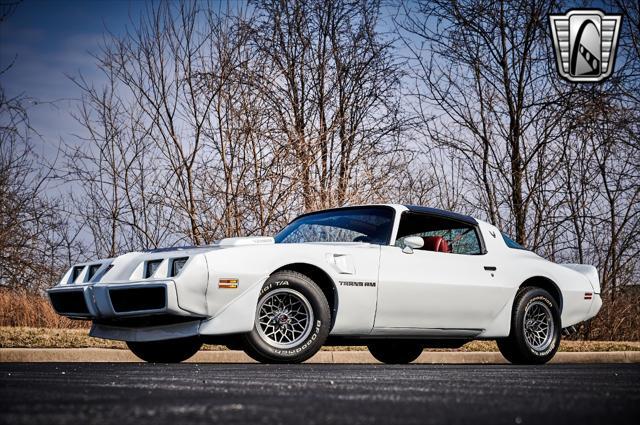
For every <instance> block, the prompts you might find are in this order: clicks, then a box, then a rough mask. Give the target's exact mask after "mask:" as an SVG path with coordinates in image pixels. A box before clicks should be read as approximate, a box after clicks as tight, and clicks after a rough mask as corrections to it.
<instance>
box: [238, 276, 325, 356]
mask: <svg viewBox="0 0 640 425" xmlns="http://www.w3.org/2000/svg"><path fill="white" fill-rule="evenodd" d="M276 296H280V297H283V298H280V299H278V298H277V297H276ZM286 297H290V298H289V299H290V300H293V302H295V303H296V304H294V306H295V308H296V310H297V313H296V312H294V311H293V310H291V311H290V313H292V314H290V317H289V316H288V315H287V311H289V310H287V308H291V309H293V308H294V307H290V306H286V305H285V307H282V308H280V307H277V306H281V305H284V304H280V303H279V302H280V301H279V300H282V299H284V300H286V299H287V298H286ZM269 300H272V301H269ZM296 300H297V301H296ZM263 306H264V309H266V310H262V311H263V313H264V312H265V311H267V310H268V311H269V313H268V314H267V315H263V318H262V320H263V321H270V323H271V324H264V325H260V324H259V323H258V318H259V317H260V311H261V309H262V308H263ZM309 311H310V312H311V313H309ZM271 312H273V314H271ZM301 312H302V313H301ZM305 312H306V313H305ZM294 314H296V315H297V316H294ZM305 314H306V317H307V320H306V321H304V317H305ZM301 318H302V319H301ZM300 319H301V320H302V322H300V321H297V320H300ZM309 319H311V320H309ZM293 320H296V321H297V323H301V324H299V325H297V324H294V322H293ZM294 326H295V327H296V328H295V332H296V333H299V335H297V337H296V336H295V335H296V334H294V333H293V327H294ZM330 326H331V313H330V310H329V303H328V302H327V298H326V297H325V296H324V294H323V293H322V290H321V289H320V288H319V287H318V285H316V284H315V283H314V282H313V280H311V279H310V278H309V277H307V276H305V275H303V274H301V273H298V272H294V271H290V270H285V271H280V272H277V273H274V274H273V275H271V276H270V277H269V279H267V281H266V282H265V283H264V285H263V287H262V290H261V291H260V297H259V299H258V305H257V306H256V322H255V323H254V327H253V330H252V331H251V332H249V333H248V334H246V335H245V344H244V350H245V353H247V355H249V356H250V357H251V358H253V359H254V360H257V361H259V362H261V363H301V362H303V361H305V360H307V359H309V358H310V357H311V356H313V355H314V354H316V353H317V352H318V350H320V348H321V347H322V345H323V344H324V342H325V340H326V339H327V336H328V335H329V330H330V329H329V328H330ZM301 329H302V330H301ZM274 332H276V334H275V335H272V336H269V335H271V334H273V333H274ZM283 333H286V334H287V338H289V339H290V341H288V342H287V341H284V342H278V341H276V340H274V338H275V339H278V338H283ZM267 334H269V335H267ZM289 335H290V337H289Z"/></svg>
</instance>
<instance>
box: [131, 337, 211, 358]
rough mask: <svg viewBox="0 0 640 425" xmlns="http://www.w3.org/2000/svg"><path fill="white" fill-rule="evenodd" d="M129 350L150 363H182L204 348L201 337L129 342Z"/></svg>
mask: <svg viewBox="0 0 640 425" xmlns="http://www.w3.org/2000/svg"><path fill="white" fill-rule="evenodd" d="M127 346H128V347H129V349H130V350H131V351H132V352H133V354H135V355H136V356H138V357H139V358H141V359H142V360H144V361H145V362H149V363H180V362H182V361H185V360H187V359H188V358H190V357H192V356H193V355H194V354H196V353H197V352H198V350H200V348H201V347H202V341H201V340H200V338H199V337H189V338H180V339H169V340H165V341H149V342H133V341H127Z"/></svg>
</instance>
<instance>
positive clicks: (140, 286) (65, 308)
mask: <svg viewBox="0 0 640 425" xmlns="http://www.w3.org/2000/svg"><path fill="white" fill-rule="evenodd" d="M47 293H48V295H49V299H50V300H51V304H52V305H53V308H54V309H55V310H56V312H57V313H58V314H60V315H62V316H66V317H69V318H73V319H86V320H94V321H100V322H107V323H108V322H114V323H117V322H118V321H121V320H126V319H131V318H136V317H148V316H178V317H184V318H189V317H193V318H201V317H202V316H200V315H197V314H194V313H192V312H189V311H186V310H184V309H182V308H181V307H180V304H179V302H178V293H177V290H176V285H175V282H174V281H172V280H168V281H161V282H130V283H122V284H119V283H96V284H88V285H63V286H57V287H54V288H51V289H49V290H48V291H47Z"/></svg>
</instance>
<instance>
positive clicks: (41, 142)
mask: <svg viewBox="0 0 640 425" xmlns="http://www.w3.org/2000/svg"><path fill="white" fill-rule="evenodd" d="M231 1H233V0H231ZM570 3H572V2H570ZM577 4H580V5H581V6H591V7H602V2H601V1H595V2H590V3H589V2H585V3H583V2H577ZM145 7H146V5H145V2H144V1H143V0H48V1H47V0H23V1H22V3H20V4H19V5H18V7H17V9H16V11H15V13H14V14H13V15H12V16H10V17H9V18H8V20H7V21H6V22H4V23H2V24H0V69H3V68H5V67H6V66H7V65H8V64H9V63H11V61H12V60H14V58H15V64H14V65H13V67H12V68H11V69H10V70H9V71H7V72H6V73H4V74H2V75H1V76H0V83H1V84H2V86H3V87H4V89H5V91H6V92H7V94H8V95H9V96H16V95H19V94H22V95H25V96H27V97H29V98H31V99H33V101H32V102H29V105H28V106H29V117H30V120H31V124H32V126H33V127H34V128H35V130H36V131H38V133H39V134H40V135H41V136H42V137H41V138H35V139H34V140H32V145H33V146H34V148H35V149H36V151H37V152H38V153H39V154H40V155H42V156H44V157H47V156H51V155H52V154H53V153H55V152H56V150H57V147H58V145H59V143H60V140H61V139H64V140H65V142H67V143H77V142H78V139H77V138H75V137H74V134H79V133H81V132H82V128H81V127H79V126H78V125H77V123H76V122H75V120H74V119H73V118H72V117H71V113H72V112H73V111H74V110H75V108H76V107H77V102H75V100H77V99H78V97H79V96H80V91H79V90H78V88H77V87H76V86H75V85H74V84H73V82H71V81H70V79H69V76H77V75H78V74H79V73H82V74H83V75H84V76H85V77H86V78H87V80H88V81H91V82H93V83H95V84H96V85H99V84H100V83H101V82H102V81H103V79H102V76H101V74H100V73H99V72H98V71H97V68H96V65H95V60H94V58H93V57H92V56H91V52H97V51H98V50H99V48H100V44H101V41H102V39H103V34H104V32H105V30H109V31H111V32H113V33H115V34H119V33H122V32H123V31H124V30H125V29H126V28H127V26H128V25H129V23H130V21H131V19H134V20H135V18H136V17H137V16H139V15H140V13H141V12H142V11H143V10H144V9H145Z"/></svg>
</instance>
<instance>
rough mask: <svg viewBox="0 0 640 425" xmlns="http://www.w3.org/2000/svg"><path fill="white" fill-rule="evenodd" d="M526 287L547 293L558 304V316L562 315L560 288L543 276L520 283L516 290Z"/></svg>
mask: <svg viewBox="0 0 640 425" xmlns="http://www.w3.org/2000/svg"><path fill="white" fill-rule="evenodd" d="M526 287H537V288H541V289H544V290H545V291H547V292H548V293H549V294H550V295H551V296H552V297H553V299H554V300H555V301H556V302H557V303H558V309H559V310H560V314H562V305H563V299H562V291H560V288H559V287H558V285H557V284H556V283H555V282H554V281H553V280H551V279H549V278H548V277H545V276H533V277H530V278H528V279H527V280H525V281H524V282H522V284H521V285H520V287H519V288H518V289H520V288H526Z"/></svg>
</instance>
